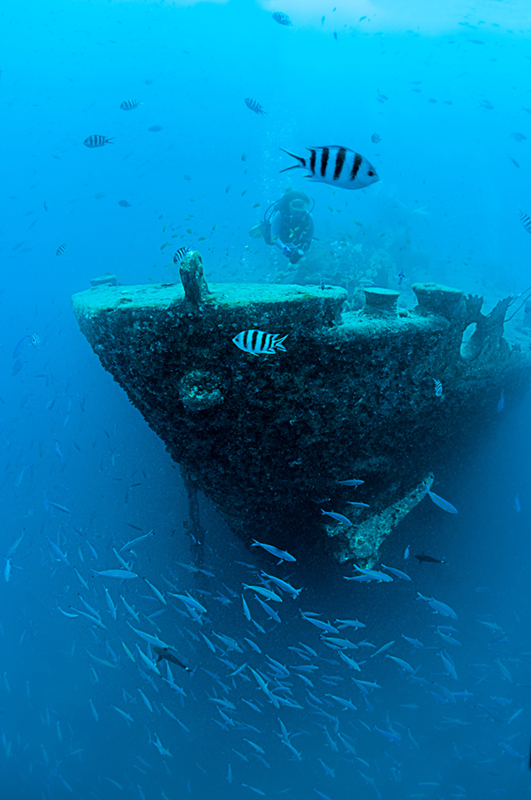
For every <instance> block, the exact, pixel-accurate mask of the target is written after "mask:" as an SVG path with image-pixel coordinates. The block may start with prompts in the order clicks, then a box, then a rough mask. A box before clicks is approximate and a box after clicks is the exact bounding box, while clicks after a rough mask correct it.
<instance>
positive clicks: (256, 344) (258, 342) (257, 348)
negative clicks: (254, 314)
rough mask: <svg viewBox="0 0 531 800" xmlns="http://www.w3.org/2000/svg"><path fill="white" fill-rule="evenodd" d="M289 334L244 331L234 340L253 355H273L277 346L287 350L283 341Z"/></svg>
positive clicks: (279, 348)
mask: <svg viewBox="0 0 531 800" xmlns="http://www.w3.org/2000/svg"><path fill="white" fill-rule="evenodd" d="M288 336H289V334H288V333H287V334H286V335H285V336H281V335H280V333H266V332H265V331H242V332H241V333H239V334H238V335H237V336H235V337H234V338H233V340H232V341H233V342H234V344H235V345H236V347H239V348H240V350H244V351H245V352H246V353H252V354H253V356H262V355H273V354H274V353H275V347H276V348H277V349H278V350H284V352H286V348H285V347H284V345H283V344H282V342H283V341H284V339H287V338H288Z"/></svg>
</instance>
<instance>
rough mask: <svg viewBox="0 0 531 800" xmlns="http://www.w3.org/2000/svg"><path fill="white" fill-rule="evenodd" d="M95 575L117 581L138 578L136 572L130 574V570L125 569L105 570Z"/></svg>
mask: <svg viewBox="0 0 531 800" xmlns="http://www.w3.org/2000/svg"><path fill="white" fill-rule="evenodd" d="M95 575H101V576H102V578H117V579H120V580H121V579H123V578H125V579H128V580H131V578H138V575H137V574H136V572H129V570H125V569H103V570H100V572H95Z"/></svg>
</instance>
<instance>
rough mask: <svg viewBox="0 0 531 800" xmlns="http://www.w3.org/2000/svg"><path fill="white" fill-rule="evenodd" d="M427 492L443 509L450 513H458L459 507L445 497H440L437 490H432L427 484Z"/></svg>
mask: <svg viewBox="0 0 531 800" xmlns="http://www.w3.org/2000/svg"><path fill="white" fill-rule="evenodd" d="M426 494H427V495H429V497H430V499H431V500H432V501H433V502H434V503H435V505H436V506H439V508H442V510H443V511H447V512H448V513H449V514H457V508H456V507H455V506H453V505H452V504H451V503H449V502H448V500H444V498H442V497H439V495H438V494H435V492H432V491H430V489H428V487H427V486H426Z"/></svg>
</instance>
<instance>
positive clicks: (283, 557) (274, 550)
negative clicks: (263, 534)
mask: <svg viewBox="0 0 531 800" xmlns="http://www.w3.org/2000/svg"><path fill="white" fill-rule="evenodd" d="M251 547H262V548H263V549H264V550H267V552H268V553H271V555H272V556H275V558H279V559H280V561H279V564H281V563H282V562H283V561H296V560H297V559H296V558H295V557H294V556H292V555H291V554H290V553H288V552H287V550H279V549H278V547H274V546H273V545H272V544H264V542H257V541H256V539H253V543H252V545H251Z"/></svg>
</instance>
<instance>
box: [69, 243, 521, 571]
mask: <svg viewBox="0 0 531 800" xmlns="http://www.w3.org/2000/svg"><path fill="white" fill-rule="evenodd" d="M198 259H199V260H198ZM187 270H188V271H187ZM190 270H191V272H190ZM194 270H195V272H196V274H195V278H194ZM181 271H182V275H183V284H184V286H185V289H186V291H184V290H183V288H182V287H181V286H175V285H160V286H131V287H123V286H109V285H106V284H104V285H100V286H96V287H94V288H92V289H90V290H88V291H85V292H81V293H79V294H76V295H75V296H74V298H73V306H74V312H75V314H76V316H77V319H78V322H79V326H80V328H81V331H82V333H83V334H84V335H85V336H86V338H87V340H88V341H89V343H90V345H91V346H92V348H93V350H94V352H95V353H96V354H97V356H98V357H99V359H100V361H101V363H102V365H103V367H104V368H105V369H106V370H108V371H109V372H110V373H111V374H112V375H113V377H114V379H115V380H116V381H117V382H118V383H119V384H120V386H121V387H122V388H123V389H124V390H125V391H126V393H127V395H128V397H129V399H130V400H131V402H132V403H133V404H134V405H135V406H136V407H137V408H138V409H139V411H140V412H141V413H142V415H143V416H144V418H145V419H146V421H147V423H148V424H149V425H150V427H151V428H152V429H153V430H154V431H155V432H156V433H157V434H158V435H159V436H160V437H161V439H162V440H163V441H164V442H165V444H166V447H167V449H168V452H169V453H170V455H171V457H172V458H173V459H174V461H176V462H177V463H179V464H180V465H181V469H182V470H183V474H184V476H185V478H186V479H187V481H188V483H189V485H193V486H194V487H195V488H197V489H199V490H201V491H203V492H204V493H205V494H206V495H207V496H208V497H209V498H210V499H211V500H212V502H213V503H214V504H215V506H216V507H217V508H218V510H219V511H220V513H221V514H222V515H223V517H224V518H225V519H226V520H227V521H228V523H229V524H230V526H231V527H232V529H233V530H234V531H235V532H236V533H237V534H238V535H239V536H241V537H242V538H243V539H244V540H245V541H248V542H250V541H251V540H252V539H253V538H257V539H259V540H261V541H268V542H271V543H273V544H275V543H276V544H279V545H282V546H287V547H289V546H293V547H297V544H298V545H299V547H300V545H301V543H302V544H303V545H305V546H306V545H308V544H310V543H312V544H315V543H316V542H321V543H325V544H326V546H327V548H328V549H329V550H330V551H331V552H332V553H333V554H334V556H335V557H336V558H337V559H339V560H340V561H346V560H348V559H355V560H358V561H360V562H363V563H372V562H373V561H374V558H375V557H376V555H377V551H378V547H379V545H380V544H381V542H382V541H383V539H384V538H385V537H386V536H387V535H388V534H389V533H390V531H391V530H392V529H393V527H394V526H395V525H396V524H397V523H398V522H399V521H400V520H401V519H402V518H403V517H404V516H405V515H406V514H407V513H408V511H410V510H411V508H413V506H414V505H415V504H416V503H417V502H419V500H420V499H422V497H423V496H424V481H428V484H430V483H431V473H432V472H433V471H434V470H435V471H436V470H437V467H438V466H439V465H440V463H441V462H442V461H443V460H444V459H445V458H447V457H448V455H449V453H450V452H451V450H452V449H453V448H455V447H456V443H459V442H461V443H463V441H464V440H466V441H467V442H473V441H474V436H479V435H480V433H479V432H480V431H481V429H482V426H483V425H484V423H485V420H488V419H491V420H492V419H493V418H494V417H495V416H496V407H497V404H498V401H499V398H500V395H501V391H502V389H505V392H506V394H512V395H513V396H516V394H517V393H518V391H519V390H522V389H523V387H524V386H526V385H528V383H529V379H530V376H531V358H530V355H529V350H528V345H527V344H525V345H523V344H521V343H520V344H519V343H516V345H514V344H513V346H511V345H510V344H509V343H508V342H507V341H506V340H505V339H504V338H503V321H504V316H505V313H506V310H507V307H508V305H509V304H510V301H502V302H501V303H499V304H498V306H497V307H496V309H494V311H493V312H492V313H491V314H490V315H489V316H488V317H486V316H483V315H482V314H481V311H480V309H481V300H480V299H479V298H474V297H465V295H464V294H463V293H462V292H460V291H457V290H455V289H449V288H446V287H441V286H436V285H434V284H418V285H416V286H415V287H414V290H415V292H416V294H417V298H418V303H419V304H418V306H417V307H416V308H415V309H413V310H410V311H407V312H404V311H402V312H401V313H400V315H399V314H398V312H397V310H396V300H397V293H395V292H388V291H386V290H372V291H369V290H367V291H366V294H367V304H366V306H365V309H364V310H363V311H361V312H348V313H346V314H343V315H341V308H342V306H343V303H344V301H345V300H346V291H345V290H344V289H341V288H338V287H325V289H323V290H321V289H320V288H318V287H302V286H279V285H261V284H221V285H214V286H211V287H210V291H209V290H208V289H207V287H206V284H204V280H203V279H202V271H201V267H200V258H199V254H197V253H193V254H191V256H189V257H188V262H187V264H185V265H184V268H183V269H182V270H181ZM197 275H199V280H197ZM190 276H191V277H190ZM470 324H475V326H476V330H475V333H474V334H473V336H472V338H471V339H470V340H469V341H468V344H467V345H466V346H465V345H463V332H464V331H465V329H466V328H467V327H468V326H469V325H470ZM254 328H257V329H260V330H264V331H268V332H271V333H279V334H282V335H286V334H287V335H288V338H287V339H286V341H285V342H284V345H285V347H286V352H276V353H275V354H274V355H267V356H263V355H262V356H255V355H253V354H251V353H246V352H242V351H241V350H240V349H238V348H237V347H236V346H235V345H234V344H233V342H232V338H233V337H234V336H235V335H236V334H238V333H239V332H240V331H243V330H247V329H254ZM436 381H440V382H441V385H442V394H441V392H440V390H439V392H438V393H437V392H436V389H437V385H436ZM438 395H439V396H438ZM351 478H358V479H361V480H363V481H364V482H365V483H364V484H363V486H362V487H360V488H358V489H357V490H354V489H353V488H352V487H347V486H343V485H340V484H339V483H338V481H344V480H347V479H351ZM348 501H361V502H363V503H366V504H368V506H369V507H368V508H365V507H364V508H360V509H357V508H355V507H354V506H352V505H349V504H348ZM321 509H324V510H327V511H329V510H333V511H334V512H338V513H340V514H343V515H345V516H347V517H348V518H349V519H350V520H351V522H352V523H353V524H352V525H351V526H349V525H347V524H344V523H342V522H337V521H335V520H334V519H332V518H330V517H325V516H323V515H322V512H321Z"/></svg>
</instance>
